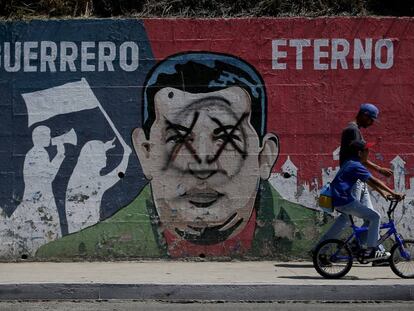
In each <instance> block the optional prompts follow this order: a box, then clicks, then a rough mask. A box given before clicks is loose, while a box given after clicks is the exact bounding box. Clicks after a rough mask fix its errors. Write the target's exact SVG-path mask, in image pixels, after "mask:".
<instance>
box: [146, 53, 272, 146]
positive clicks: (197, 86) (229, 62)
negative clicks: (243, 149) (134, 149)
mask: <svg viewBox="0 0 414 311" xmlns="http://www.w3.org/2000/svg"><path fill="white" fill-rule="evenodd" d="M231 86H239V87H241V88H243V89H244V90H246V91H247V92H248V93H249V95H250V98H251V100H252V103H251V105H252V106H251V109H252V113H251V123H252V126H253V127H254V129H255V130H256V132H257V134H258V136H259V139H260V142H262V138H263V136H264V135H265V134H266V109H267V98H266V90H265V85H264V82H263V79H262V77H261V76H260V74H259V73H258V72H257V71H256V69H255V68H254V67H253V66H252V65H250V64H249V63H247V62H246V61H244V60H242V59H240V58H237V57H235V56H232V55H227V54H221V53H214V52H186V53H180V54H175V55H171V56H169V57H167V58H166V59H164V60H162V61H161V62H159V63H158V64H157V65H156V66H154V68H153V69H152V70H151V71H150V72H149V73H148V75H147V78H146V81H145V84H144V87H145V88H144V92H143V105H142V119H143V120H142V128H143V130H144V133H145V135H146V137H147V139H149V136H150V131H151V126H152V124H153V123H154V121H155V108H154V97H155V94H156V93H157V92H158V91H159V90H161V89H163V88H165V87H173V88H176V89H179V90H182V91H185V92H189V93H209V92H214V91H219V90H222V89H225V88H228V87H231Z"/></svg>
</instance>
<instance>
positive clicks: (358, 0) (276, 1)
mask: <svg viewBox="0 0 414 311" xmlns="http://www.w3.org/2000/svg"><path fill="white" fill-rule="evenodd" d="M337 15H349V16H361V15H362V16H364V15H394V16H403V15H407V16H413V15H414V3H412V1H405V0H393V1H383V0H291V1H288V0H261V1H250V0H208V1H207V0H169V1H167V0H141V1H140V0H119V1H115V0H0V16H2V17H5V18H11V19H20V18H30V17H39V16H44V17H91V16H93V17H111V16H125V17H128V16H135V17H204V18H206V17H207V18H211V17H254V16H309V17H316V16H337Z"/></svg>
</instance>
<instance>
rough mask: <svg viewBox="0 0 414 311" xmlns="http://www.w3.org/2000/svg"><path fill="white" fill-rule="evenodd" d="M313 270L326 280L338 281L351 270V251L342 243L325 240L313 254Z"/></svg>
mask: <svg viewBox="0 0 414 311" xmlns="http://www.w3.org/2000/svg"><path fill="white" fill-rule="evenodd" d="M312 259H313V266H314V267H315V270H316V271H317V272H318V273H319V274H320V275H322V276H323V277H324V278H327V279H338V278H341V277H343V276H344V275H346V274H347V273H348V272H349V270H351V268H352V263H353V258H352V253H351V250H350V249H349V247H348V245H347V244H345V242H344V241H341V240H335V239H332V240H326V241H323V242H322V243H320V244H319V245H318V246H317V247H316V249H315V252H314V253H313V258H312Z"/></svg>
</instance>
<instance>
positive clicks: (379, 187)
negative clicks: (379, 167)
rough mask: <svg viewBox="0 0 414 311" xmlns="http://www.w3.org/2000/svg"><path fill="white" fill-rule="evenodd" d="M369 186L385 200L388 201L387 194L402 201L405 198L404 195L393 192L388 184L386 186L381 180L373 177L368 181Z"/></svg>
mask: <svg viewBox="0 0 414 311" xmlns="http://www.w3.org/2000/svg"><path fill="white" fill-rule="evenodd" d="M367 184H368V185H369V186H370V187H371V188H373V189H374V190H375V191H378V192H379V194H381V195H382V196H383V197H384V198H385V199H387V194H390V195H392V196H393V197H395V198H397V199H402V198H403V197H404V195H403V194H400V193H397V192H395V191H393V190H392V189H391V188H389V187H388V186H387V185H386V184H384V183H383V182H382V181H381V180H379V179H378V178H376V177H374V176H371V177H370V178H369V179H368V180H367Z"/></svg>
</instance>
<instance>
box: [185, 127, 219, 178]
mask: <svg viewBox="0 0 414 311" xmlns="http://www.w3.org/2000/svg"><path fill="white" fill-rule="evenodd" d="M193 146H194V147H195V150H196V152H197V155H198V159H196V158H194V159H192V160H191V161H190V163H188V170H189V172H190V173H191V174H192V175H194V176H195V177H197V178H199V179H207V178H209V177H211V176H212V175H214V174H215V173H217V168H218V165H217V161H211V159H212V158H214V152H215V150H214V145H213V143H212V141H211V139H209V137H208V134H206V133H204V132H202V133H201V134H200V135H199V139H196V141H195V142H194V145H193Z"/></svg>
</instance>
